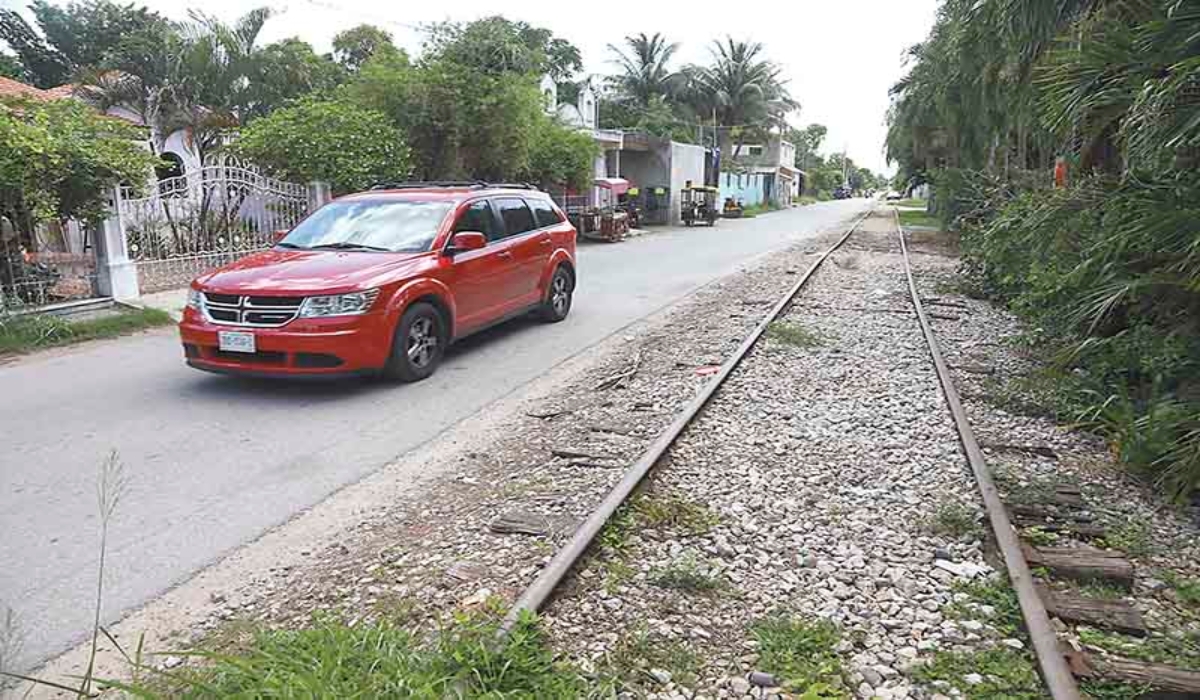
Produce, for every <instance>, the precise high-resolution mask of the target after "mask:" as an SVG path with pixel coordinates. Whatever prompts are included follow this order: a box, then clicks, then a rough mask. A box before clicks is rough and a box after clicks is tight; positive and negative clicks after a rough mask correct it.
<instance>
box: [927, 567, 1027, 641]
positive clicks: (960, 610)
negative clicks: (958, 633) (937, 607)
mask: <svg viewBox="0 0 1200 700" xmlns="http://www.w3.org/2000/svg"><path fill="white" fill-rule="evenodd" d="M954 592H955V593H963V594H965V595H966V596H967V597H968V599H969V600H967V601H965V602H961V603H959V602H955V603H951V604H950V605H948V606H947V607H946V615H947V616H948V617H951V618H954V619H958V620H977V619H979V618H980V617H986V618H987V621H988V624H990V625H992V626H993V627H995V628H996V629H997V630H998V631H999V632H1000V633H1001V634H1004V635H1005V636H1009V637H1014V636H1019V635H1020V633H1021V629H1022V628H1023V625H1024V624H1025V623H1024V618H1023V617H1022V616H1021V604H1020V603H1019V602H1018V601H1017V592H1016V591H1014V590H1013V587H1012V586H1011V585H1010V584H1009V582H1008V579H1005V578H1003V577H1001V576H990V577H988V578H985V579H978V580H975V581H966V582H956V583H955V584H954ZM983 606H987V607H989V608H991V609H992V610H991V614H990V615H986V616H985V615H984V614H983Z"/></svg>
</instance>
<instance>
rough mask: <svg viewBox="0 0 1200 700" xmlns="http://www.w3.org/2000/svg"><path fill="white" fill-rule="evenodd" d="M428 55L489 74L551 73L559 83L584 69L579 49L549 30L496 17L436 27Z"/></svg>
mask: <svg viewBox="0 0 1200 700" xmlns="http://www.w3.org/2000/svg"><path fill="white" fill-rule="evenodd" d="M426 54H427V55H428V56H429V57H430V58H433V59H435V60H438V59H440V60H445V61H449V62H451V63H455V64H458V65H461V66H467V67H471V68H474V69H476V70H478V71H481V72H483V73H488V74H493V75H495V74H500V73H520V74H523V75H536V76H541V75H542V74H549V75H550V77H551V78H553V79H554V80H555V81H556V82H559V81H562V80H566V79H567V78H569V77H570V76H571V75H573V74H574V73H576V72H578V71H580V70H582V69H583V58H582V56H581V55H580V53H579V49H577V48H575V47H574V46H573V45H572V44H571V43H570V42H568V41H566V40H564V39H559V38H556V37H554V35H553V34H552V33H551V32H550V30H548V29H542V28H540V27H534V26H531V25H529V24H526V23H525V22H514V21H511V20H508V19H505V18H504V17H500V16H495V17H487V18H484V19H480V20H476V21H474V22H468V23H466V24H460V23H454V22H445V23H442V24H439V25H437V26H435V27H434V28H433V30H432V32H431V35H430V41H429V44H428V45H427V46H426Z"/></svg>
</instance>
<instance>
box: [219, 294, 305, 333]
mask: <svg viewBox="0 0 1200 700" xmlns="http://www.w3.org/2000/svg"><path fill="white" fill-rule="evenodd" d="M203 301H204V304H203V306H204V316H205V317H206V318H207V319H208V320H209V322H211V323H215V324H218V325H222V326H242V327H247V328H279V327H280V326H285V325H287V324H288V323H291V322H292V321H293V320H294V319H295V318H296V316H297V315H299V313H300V306H301V305H302V304H303V303H304V297H294V296H289V297H270V296H262V295H254V296H251V295H235V294H219V293H212V294H209V293H208V292H203ZM256 302H257V303H256Z"/></svg>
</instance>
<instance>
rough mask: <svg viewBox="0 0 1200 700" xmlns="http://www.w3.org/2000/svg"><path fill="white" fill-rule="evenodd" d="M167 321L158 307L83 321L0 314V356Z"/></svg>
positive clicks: (135, 329) (127, 331) (123, 332)
mask: <svg viewBox="0 0 1200 700" xmlns="http://www.w3.org/2000/svg"><path fill="white" fill-rule="evenodd" d="M171 323H174V321H173V320H172V319H171V317H170V316H169V315H168V314H167V313H166V312H164V311H160V310H158V309H129V310H123V311H120V312H117V313H114V314H111V315H107V316H102V317H99V318H92V319H87V320H84V321H69V320H67V319H64V318H60V317H58V316H47V315H40V314H31V315H25V316H3V315H0V356H4V355H15V354H20V353H26V352H32V351H34V350H41V349H44V348H50V347H55V346H59V345H69V344H71V343H77V342H81V341H84V340H97V339H100V338H112V337H116V336H119V335H125V334H128V333H134V332H136V331H140V330H145V329H147V328H155V327H158V326H166V325H170V324H171Z"/></svg>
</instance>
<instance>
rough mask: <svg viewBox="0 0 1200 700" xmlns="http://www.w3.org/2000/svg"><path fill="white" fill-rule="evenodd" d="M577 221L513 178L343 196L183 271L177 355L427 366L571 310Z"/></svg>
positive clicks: (222, 361) (252, 362)
mask: <svg viewBox="0 0 1200 700" xmlns="http://www.w3.org/2000/svg"><path fill="white" fill-rule="evenodd" d="M574 290H575V229H574V227H572V226H571V224H570V223H568V222H567V220H566V217H565V216H563V213H562V211H561V210H559V208H558V207H557V206H555V204H554V202H552V201H551V200H550V197H549V196H548V195H546V194H544V193H542V192H538V191H536V190H533V189H530V188H521V187H518V186H507V185H506V186H490V185H482V184H466V185H459V184H430V183H416V184H413V185H406V184H405V185H395V186H392V187H390V188H388V189H376V190H372V191H370V192H364V193H361V194H354V195H349V196H347V197H342V198H339V199H337V200H334V201H333V202H330V203H329V204H327V205H325V206H324V207H321V208H320V209H318V210H317V211H315V212H313V214H311V215H310V216H309V217H308V218H306V219H305V220H303V221H301V222H300V223H299V224H297V225H296V227H295V228H294V229H292V230H291V231H290V232H288V234H287V235H286V236H284V237H283V238H282V239H280V241H279V242H278V243H277V244H276V245H275V247H274V248H272V249H270V250H267V251H263V252H261V253H256V254H254V255H251V256H249V257H247V258H244V259H242V260H239V261H237V262H235V263H233V264H231V265H226V266H225V267H222V268H218V269H216V270H213V271H212V272H209V273H207V274H204V275H201V276H200V277H198V278H197V279H196V280H195V281H194V282H192V286H191V289H190V290H189V291H188V304H187V308H186V309H185V310H184V314H183V320H182V321H181V322H180V324H179V333H180V336H181V339H182V340H183V350H184V355H185V356H186V358H187V363H188V364H189V365H191V366H192V367H195V368H197V369H203V370H208V371H212V372H223V373H233V374H247V375H260V376H299V375H337V374H355V373H380V372H381V373H383V374H385V375H387V376H389V377H393V378H396V379H400V380H403V381H407V382H412V381H418V380H421V379H424V378H425V377H428V376H429V375H431V374H433V372H434V370H435V369H437V366H438V363H439V362H440V361H441V359H442V354H443V353H444V352H445V350H446V346H447V345H449V344H450V343H451V342H453V341H454V340H457V339H459V338H462V337H464V336H466V335H468V334H471V333H474V332H476V331H479V330H481V329H483V328H486V327H488V326H491V325H494V324H496V323H499V322H501V321H504V320H507V319H510V318H513V317H515V316H519V315H522V314H525V313H528V312H531V311H532V312H536V313H537V314H538V315H539V316H541V317H542V318H543V319H545V320H547V321H550V322H557V321H561V320H563V319H564V318H566V316H567V313H568V312H570V310H571V296H572V294H573V292H574Z"/></svg>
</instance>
